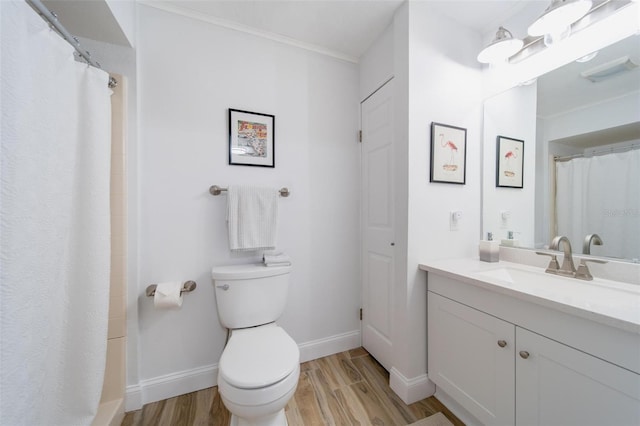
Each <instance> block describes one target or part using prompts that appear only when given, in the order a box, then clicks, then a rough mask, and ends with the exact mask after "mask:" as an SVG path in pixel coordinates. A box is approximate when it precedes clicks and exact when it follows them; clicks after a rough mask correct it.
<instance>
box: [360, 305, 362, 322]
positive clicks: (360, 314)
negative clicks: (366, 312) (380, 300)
mask: <svg viewBox="0 0 640 426" xmlns="http://www.w3.org/2000/svg"><path fill="white" fill-rule="evenodd" d="M360 321H362V308H360Z"/></svg>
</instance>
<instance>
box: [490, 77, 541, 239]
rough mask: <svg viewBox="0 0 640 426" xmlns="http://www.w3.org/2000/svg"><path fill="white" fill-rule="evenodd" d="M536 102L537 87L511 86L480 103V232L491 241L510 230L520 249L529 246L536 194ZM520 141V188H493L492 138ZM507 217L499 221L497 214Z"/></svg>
mask: <svg viewBox="0 0 640 426" xmlns="http://www.w3.org/2000/svg"><path fill="white" fill-rule="evenodd" d="M536 102H537V87H536V85H535V84H532V85H530V86H520V87H514V88H513V89H511V90H507V91H506V92H503V93H501V94H499V95H495V96H493V97H491V98H489V99H487V100H486V101H485V102H484V142H483V144H484V149H483V151H484V154H483V157H484V159H483V177H482V179H483V185H482V186H483V191H482V203H483V211H482V222H483V223H482V232H483V238H486V235H487V232H492V233H493V236H494V239H495V240H497V241H500V239H506V238H507V232H508V231H514V232H515V233H516V234H515V237H514V238H515V239H516V240H518V242H519V244H520V246H522V247H533V245H534V225H535V214H534V210H535V193H536V188H535V187H536ZM497 136H506V137H510V138H513V139H520V140H524V152H523V153H522V154H524V155H523V157H522V158H523V160H524V163H523V185H522V186H523V187H522V188H502V187H500V188H499V187H496V158H497V156H496V149H497V148H496V144H497V142H496V138H497ZM502 211H508V212H509V213H510V216H509V218H508V219H507V220H506V221H503V220H502V217H501V212H502Z"/></svg>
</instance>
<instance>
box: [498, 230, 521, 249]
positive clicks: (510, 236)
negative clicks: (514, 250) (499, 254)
mask: <svg viewBox="0 0 640 426" xmlns="http://www.w3.org/2000/svg"><path fill="white" fill-rule="evenodd" d="M514 234H515V232H513V231H508V232H507V239H506V240H502V241H501V243H502V245H503V246H507V247H518V246H519V245H520V241H518V240H516V239H514V238H513V235H514Z"/></svg>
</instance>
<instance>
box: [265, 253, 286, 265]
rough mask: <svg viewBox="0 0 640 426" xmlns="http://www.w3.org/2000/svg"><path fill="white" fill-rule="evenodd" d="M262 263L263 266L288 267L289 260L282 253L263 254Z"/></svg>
mask: <svg viewBox="0 0 640 426" xmlns="http://www.w3.org/2000/svg"><path fill="white" fill-rule="evenodd" d="M262 261H263V262H264V264H265V266H289V265H291V258H290V257H289V256H287V255H286V254H284V253H282V252H278V253H265V254H263V255H262Z"/></svg>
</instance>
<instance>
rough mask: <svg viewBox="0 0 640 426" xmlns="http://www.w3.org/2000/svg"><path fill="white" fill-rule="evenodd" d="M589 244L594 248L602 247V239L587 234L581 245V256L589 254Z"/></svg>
mask: <svg viewBox="0 0 640 426" xmlns="http://www.w3.org/2000/svg"><path fill="white" fill-rule="evenodd" d="M591 242H593V244H594V245H596V246H601V245H602V239H601V238H600V235H598V234H589V235H587V236H586V237H584V243H583V244H582V254H591Z"/></svg>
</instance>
